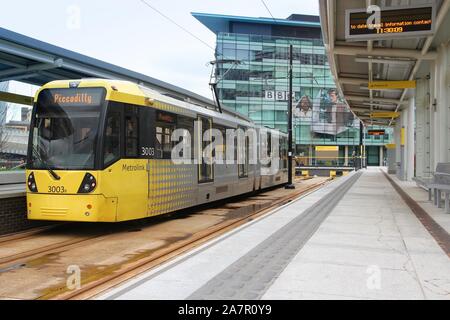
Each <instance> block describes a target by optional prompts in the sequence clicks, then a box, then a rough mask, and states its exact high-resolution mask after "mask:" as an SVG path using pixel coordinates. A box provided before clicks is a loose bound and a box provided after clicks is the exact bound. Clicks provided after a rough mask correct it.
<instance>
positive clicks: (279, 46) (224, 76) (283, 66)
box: [193, 13, 391, 165]
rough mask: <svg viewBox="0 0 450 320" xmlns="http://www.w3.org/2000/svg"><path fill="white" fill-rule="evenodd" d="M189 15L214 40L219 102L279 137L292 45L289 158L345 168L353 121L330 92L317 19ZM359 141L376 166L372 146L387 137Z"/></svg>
mask: <svg viewBox="0 0 450 320" xmlns="http://www.w3.org/2000/svg"><path fill="white" fill-rule="evenodd" d="M193 16H194V17H195V18H196V19H198V20H199V21H200V22H201V23H203V24H204V25H205V26H206V27H207V28H209V29H210V30H211V31H213V32H214V33H215V34H216V35H217V43H216V52H215V60H216V64H215V65H216V70H215V76H216V79H217V82H218V85H217V88H218V96H219V99H220V102H221V103H222V105H223V106H225V107H227V108H229V109H232V110H235V111H237V112H240V113H242V114H244V115H246V116H248V117H250V118H251V119H252V120H254V121H255V122H256V123H258V124H260V125H262V126H266V127H270V128H277V129H279V130H282V131H285V132H286V131H287V122H288V118H287V108H288V99H289V80H288V75H289V56H290V55H289V47H290V45H292V46H293V55H292V57H293V124H294V141H295V150H296V156H297V157H298V159H299V162H300V164H304V165H352V163H351V162H352V156H353V155H354V154H355V153H357V149H358V146H359V143H360V128H359V126H360V123H359V120H358V119H356V118H355V117H354V115H353V113H352V112H351V111H350V110H349V109H348V107H347V106H346V105H345V104H344V103H343V102H342V101H341V100H340V98H339V97H338V96H337V94H336V90H335V83H334V81H333V78H332V75H331V72H330V69H329V65H328V61H327V57H326V53H325V48H324V45H323V41H322V39H321V37H322V34H321V29H320V22H319V17H318V16H308V15H296V14H294V15H291V16H290V17H288V18H287V19H272V18H250V17H237V16H225V15H216V14H205V13H193ZM366 138H367V139H365V142H366V144H367V145H368V150H367V151H368V152H369V149H377V155H378V161H375V160H374V159H375V156H374V155H373V156H372V158H371V163H373V164H376V165H378V164H379V163H380V162H382V161H383V160H382V158H383V151H382V150H378V149H380V146H381V147H382V148H383V147H384V145H385V144H386V143H389V142H390V140H391V134H390V132H389V131H388V132H387V133H386V135H383V136H377V138H376V140H375V139H373V138H372V137H369V136H367V137H366ZM380 138H381V139H380ZM323 147H328V149H327V148H325V149H327V150H331V149H333V148H331V147H334V150H335V151H336V157H334V158H333V159H330V158H329V157H328V156H327V157H326V158H324V159H322V158H321V156H320V152H319V151H320V149H321V148H322V149H324V148H323ZM371 154H375V152H374V151H372V152H371ZM380 159H381V160H380ZM369 164H370V163H369Z"/></svg>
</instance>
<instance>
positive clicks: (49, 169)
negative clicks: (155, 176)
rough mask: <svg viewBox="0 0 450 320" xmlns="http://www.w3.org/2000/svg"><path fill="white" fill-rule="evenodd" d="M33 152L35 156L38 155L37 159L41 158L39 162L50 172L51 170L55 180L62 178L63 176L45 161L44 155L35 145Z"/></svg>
mask: <svg viewBox="0 0 450 320" xmlns="http://www.w3.org/2000/svg"><path fill="white" fill-rule="evenodd" d="M33 154H34V156H35V157H36V159H37V160H39V162H40V163H41V164H43V165H44V167H45V169H46V170H47V171H48V172H50V174H51V175H52V177H53V178H54V179H55V180H61V177H60V176H59V175H58V174H57V173H56V172H55V171H53V169H52V168H50V166H49V165H48V164H47V162H45V161H44V160H43V159H42V157H41V156H40V154H39V152H38V151H37V149H36V148H35V147H33Z"/></svg>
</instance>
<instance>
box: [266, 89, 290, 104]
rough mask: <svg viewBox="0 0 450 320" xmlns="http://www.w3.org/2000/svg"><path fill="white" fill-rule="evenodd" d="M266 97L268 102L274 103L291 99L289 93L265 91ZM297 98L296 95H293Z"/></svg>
mask: <svg viewBox="0 0 450 320" xmlns="http://www.w3.org/2000/svg"><path fill="white" fill-rule="evenodd" d="M264 97H265V99H266V100H272V101H287V100H288V97H289V91H270V90H268V91H264ZM292 97H293V98H295V93H293V94H292Z"/></svg>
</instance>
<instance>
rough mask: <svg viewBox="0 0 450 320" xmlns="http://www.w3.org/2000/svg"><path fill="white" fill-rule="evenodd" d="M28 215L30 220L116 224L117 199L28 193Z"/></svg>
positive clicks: (97, 196)
mask: <svg viewBox="0 0 450 320" xmlns="http://www.w3.org/2000/svg"><path fill="white" fill-rule="evenodd" d="M27 213H28V219H30V220H50V221H84V222H114V221H116V220H117V198H106V197H104V196H103V195H75V194H71V195H69V194H39V193H31V192H28V193H27Z"/></svg>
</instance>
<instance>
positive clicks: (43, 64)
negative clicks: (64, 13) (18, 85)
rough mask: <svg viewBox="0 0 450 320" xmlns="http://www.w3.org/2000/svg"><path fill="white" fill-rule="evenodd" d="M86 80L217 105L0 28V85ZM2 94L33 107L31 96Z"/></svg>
mask: <svg viewBox="0 0 450 320" xmlns="http://www.w3.org/2000/svg"><path fill="white" fill-rule="evenodd" d="M83 78H106V79H116V80H128V81H132V82H134V83H138V84H140V85H144V86H146V87H149V88H152V89H154V90H156V91H158V92H160V93H162V94H165V95H168V96H172V97H174V98H177V99H181V100H189V101H190V102H192V103H196V104H200V105H203V106H206V107H211V106H214V102H213V101H212V100H210V99H207V98H205V97H203V96H201V95H198V94H196V93H194V92H191V91H188V90H185V89H183V88H180V87H177V86H174V85H172V84H169V83H166V82H163V81H161V80H158V79H155V78H152V77H149V76H146V75H144V74H141V73H138V72H135V71H131V70H128V69H125V68H121V67H118V66H115V65H113V64H110V63H107V62H104V61H100V60H97V59H94V58H91V57H88V56H85V55H82V54H79V53H76V52H73V51H70V50H66V49H63V48H60V47H57V46H54V45H51V44H49V43H45V42H42V41H39V40H36V39H33V38H30V37H27V36H24V35H22V34H18V33H15V32H12V31H9V30H6V29H3V28H0V82H2V81H11V80H17V81H20V82H24V83H29V84H33V85H37V86H41V85H43V84H45V83H47V82H50V81H53V80H67V79H83ZM205 85H206V84H205ZM0 95H1V96H0V100H3V101H8V102H16V103H22V104H30V97H24V96H20V95H15V94H7V93H3V92H0Z"/></svg>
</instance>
